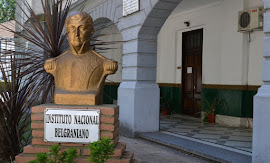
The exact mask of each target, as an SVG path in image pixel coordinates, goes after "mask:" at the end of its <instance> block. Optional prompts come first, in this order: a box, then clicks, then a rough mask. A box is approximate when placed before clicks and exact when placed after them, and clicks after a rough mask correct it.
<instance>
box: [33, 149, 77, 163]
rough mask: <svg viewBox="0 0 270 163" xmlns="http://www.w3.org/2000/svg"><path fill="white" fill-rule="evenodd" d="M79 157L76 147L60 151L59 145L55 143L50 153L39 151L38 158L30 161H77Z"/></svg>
mask: <svg viewBox="0 0 270 163" xmlns="http://www.w3.org/2000/svg"><path fill="white" fill-rule="evenodd" d="M77 157H78V154H77V149H76V148H71V149H68V150H66V151H63V152H60V148H59V145H53V146H52V147H51V148H50V152H49V153H39V154H37V158H36V160H33V161H29V162H28V163H75V158H77Z"/></svg>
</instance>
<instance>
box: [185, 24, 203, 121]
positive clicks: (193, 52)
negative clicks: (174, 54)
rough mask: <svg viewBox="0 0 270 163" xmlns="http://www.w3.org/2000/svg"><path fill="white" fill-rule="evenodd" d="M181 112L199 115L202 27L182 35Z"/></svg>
mask: <svg viewBox="0 0 270 163" xmlns="http://www.w3.org/2000/svg"><path fill="white" fill-rule="evenodd" d="M182 39H183V40H182V42H183V44H182V49H183V51H182V57H183V58H182V65H183V66H182V67H183V68H182V113H183V114H187V115H192V116H200V111H201V91H202V45H203V29H199V30H194V31H190V32H185V33H183V36H182Z"/></svg>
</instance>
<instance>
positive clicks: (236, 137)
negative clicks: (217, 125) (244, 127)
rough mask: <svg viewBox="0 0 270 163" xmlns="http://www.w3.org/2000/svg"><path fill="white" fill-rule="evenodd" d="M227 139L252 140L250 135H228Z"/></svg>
mask: <svg viewBox="0 0 270 163" xmlns="http://www.w3.org/2000/svg"><path fill="white" fill-rule="evenodd" d="M229 140H234V141H249V142H251V141H252V137H250V136H233V135H232V136H230V138H229Z"/></svg>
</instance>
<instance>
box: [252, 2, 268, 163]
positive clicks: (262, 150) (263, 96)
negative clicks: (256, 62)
mask: <svg viewBox="0 0 270 163" xmlns="http://www.w3.org/2000/svg"><path fill="white" fill-rule="evenodd" d="M263 1H264V7H265V10H266V13H265V14H264V32H265V38H264V54H263V57H264V62H263V82H264V84H263V85H262V86H261V87H260V88H259V90H258V93H257V94H256V96H255V97H254V111H253V142H252V143H253V144H252V162H253V163H266V162H270V125H269V120H270V0H263Z"/></svg>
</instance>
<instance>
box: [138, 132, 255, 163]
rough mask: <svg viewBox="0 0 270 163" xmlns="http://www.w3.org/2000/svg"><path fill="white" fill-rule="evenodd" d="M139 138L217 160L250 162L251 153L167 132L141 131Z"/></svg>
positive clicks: (236, 162) (239, 162) (237, 162)
mask: <svg viewBox="0 0 270 163" xmlns="http://www.w3.org/2000/svg"><path fill="white" fill-rule="evenodd" d="M139 137H140V138H143V139H146V140H149V141H152V142H156V143H159V144H162V145H165V146H168V147H172V148H174V149H177V150H181V151H184V152H188V153H192V154H195V155H197V156H200V157H203V158H207V159H209V160H213V161H217V162H231V163H251V162H252V155H251V153H248V152H244V151H240V150H237V149H232V148H228V147H225V146H224V147H222V146H221V145H217V144H214V143H208V142H203V141H200V140H192V139H190V138H185V137H184V136H175V135H171V134H167V133H161V132H153V133H141V134H140V135H139Z"/></svg>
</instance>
